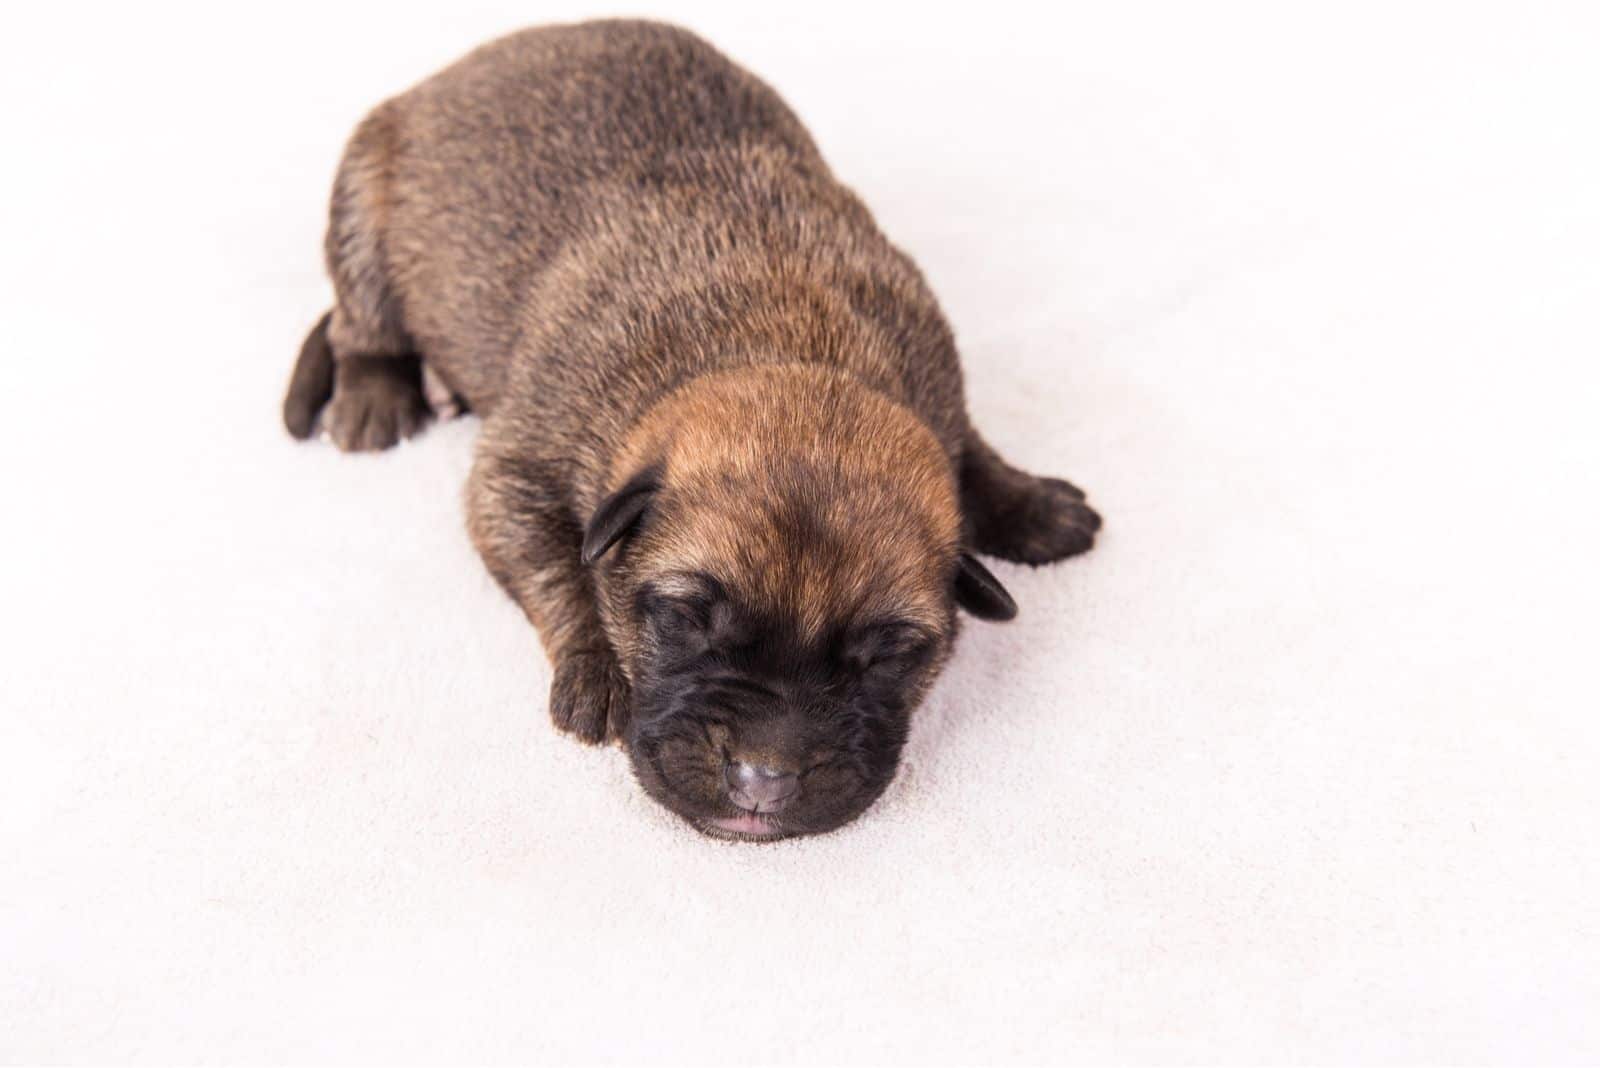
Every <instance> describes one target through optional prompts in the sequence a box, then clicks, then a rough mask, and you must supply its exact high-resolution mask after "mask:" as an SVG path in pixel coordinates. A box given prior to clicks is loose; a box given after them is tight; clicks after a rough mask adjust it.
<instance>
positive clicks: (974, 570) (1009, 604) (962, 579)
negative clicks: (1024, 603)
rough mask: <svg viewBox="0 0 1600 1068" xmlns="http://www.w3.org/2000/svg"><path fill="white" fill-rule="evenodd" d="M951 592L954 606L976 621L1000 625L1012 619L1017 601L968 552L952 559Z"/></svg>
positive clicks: (1014, 615)
mask: <svg viewBox="0 0 1600 1068" xmlns="http://www.w3.org/2000/svg"><path fill="white" fill-rule="evenodd" d="M955 590H956V604H958V605H960V606H961V607H962V608H965V609H966V610H967V611H968V612H971V613H972V614H973V615H975V616H977V617H978V618H979V619H989V620H993V621H994V622H996V623H1003V622H1005V621H1006V620H1008V619H1015V618H1016V615H1017V602H1016V601H1013V600H1012V599H1011V595H1010V594H1009V593H1007V592H1006V588H1005V587H1004V586H1002V585H1000V580H999V579H997V578H995V577H994V576H993V575H991V574H989V569H988V568H986V567H984V566H983V565H982V564H980V563H978V561H977V558H976V557H974V556H973V555H972V554H971V553H967V552H964V553H962V554H961V555H960V556H957V557H956V579H955Z"/></svg>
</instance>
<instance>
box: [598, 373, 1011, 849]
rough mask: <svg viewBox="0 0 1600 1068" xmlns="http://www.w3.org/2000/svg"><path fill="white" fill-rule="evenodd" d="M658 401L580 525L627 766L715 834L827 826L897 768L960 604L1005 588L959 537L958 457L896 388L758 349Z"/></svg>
mask: <svg viewBox="0 0 1600 1068" xmlns="http://www.w3.org/2000/svg"><path fill="white" fill-rule="evenodd" d="M662 407H664V408H667V409H668V411H665V412H663V411H662V410H661V409H660V408H658V409H657V411H656V412H654V413H652V418H651V419H649V420H647V421H646V425H645V426H644V427H642V428H641V431H640V433H639V434H637V435H636V437H635V441H636V443H637V447H636V448H633V449H631V450H629V451H630V452H631V453H632V455H631V456H629V457H626V458H625V460H624V462H625V463H629V464H631V467H630V468H629V469H630V470H631V471H632V474H631V476H630V477H628V478H627V480H626V481H625V482H624V483H623V484H622V485H621V486H620V488H618V489H617V490H616V491H615V492H614V493H612V494H611V495H610V496H609V497H607V498H606V499H605V500H604V501H602V502H601V503H600V505H599V506H598V508H596V510H595V512H594V514H593V518H592V519H591V521H590V523H589V526H588V530H587V532H586V537H585V542H584V557H585V559H586V560H588V561H591V562H592V563H594V566H595V567H596V577H597V587H598V588H599V591H600V594H601V602H602V610H603V612H604V614H605V616H606V621H607V626H608V629H609V631H610V634H611V638H612V641H613V644H614V646H615V647H616V649H617V651H618V654H619V656H620V657H621V658H622V661H623V664H624V668H625V670H626V672H627V674H628V676H629V678H630V680H631V682H632V687H633V710H632V716H631V719H630V724H629V728H628V731H627V734H626V737H625V744H626V746H627V750H628V754H629V757H630V758H631V760H632V762H633V767H634V771H635V773H636V775H637V776H638V779H639V781H640V783H642V784H643V786H644V788H645V790H646V791H648V792H649V793H650V794H651V796H653V797H654V798H656V799H657V800H658V801H660V802H661V803H662V804H664V805H665V806H667V807H668V808H669V809H671V810H672V811H674V812H676V813H677V814H679V815H680V816H682V817H684V818H685V819H687V820H688V821H689V822H690V823H692V824H693V825H694V826H695V827H697V828H699V829H700V830H702V831H704V832H706V833H709V834H714V835H722V836H727V837H736V838H774V837H782V836H787V835H797V834H813V833H817V832H821V831H827V830H832V829H833V828H835V827H838V826H840V825H841V824H843V823H846V822H848V821H849V820H851V819H853V818H855V817H856V816H858V815H860V814H861V812H862V811H864V810H865V809H866V808H867V806H868V805H870V804H871V803H872V802H873V800H875V799H876V798H877V797H878V796H879V795H880V794H881V793H882V792H883V790H884V789H885V788H886V787H887V786H888V784H889V782H890V781H891V779H893V777H894V773H895V769H896V768H897V766H898V764H899V757H900V749H901V746H902V745H903V744H904V742H905V739H906V734H907V729H908V726H909V721H910V716H911V713H912V711H913V709H914V708H915V707H916V705H917V703H918V702H919V701H920V700H921V698H922V695H923V694H924V693H925V692H926V691H927V688H928V686H929V685H930V684H931V683H932V681H933V679H934V677H935V675H936V674H937V673H938V670H939V668H940V667H941V666H942V665H943V663H944V661H945V659H946V658H947V657H948V655H949V651H950V646H951V642H952V640H953V638H954V636H955V630H956V609H957V607H958V606H959V607H963V608H966V609H967V610H969V611H971V612H973V613H974V614H976V615H979V616H982V617H985V618H990V619H1008V618H1010V617H1011V616H1012V615H1014V614H1015V611H1016V607H1015V605H1014V604H1013V603H1012V601H1011V598H1010V597H1009V596H1008V595H1007V594H1006V592H1005V590H1004V589H1003V588H1001V586H1000V585H999V583H998V582H996V581H995V579H994V577H993V576H992V575H990V574H989V573H988V571H986V570H985V569H984V568H983V566H982V565H981V564H979V563H978V562H977V561H976V560H974V559H973V558H972V557H971V556H969V555H967V554H965V553H964V552H962V551H961V550H960V547H959V538H960V526H961V524H960V513H959V506H958V503H957V496H956V486H955V482H954V478H953V475H952V473H951V465H950V462H949V460H948V458H947V457H946V456H945V454H944V453H943V451H942V450H941V449H940V447H939V445H938V442H937V440H936V439H935V438H934V437H933V435H932V434H931V433H930V432H929V431H928V429H927V428H926V427H925V426H923V425H922V424H921V423H920V422H919V421H918V420H916V418H915V417H914V416H912V415H911V413H910V412H908V411H906V410H905V409H903V408H901V407H899V406H898V405H895V404H892V403H891V402H889V401H888V400H886V399H884V398H882V397H881V396H878V395H876V394H873V393H870V392H869V391H866V390H864V389H862V388H861V387H859V386H855V385H853V384H851V383H848V382H844V381H839V380H836V379H835V378H833V377H830V376H827V375H825V374H823V373H822V372H818V371H815V370H812V369H770V370H762V371H750V372H743V373H740V374H738V375H731V376H726V377H725V378H723V379H720V380H714V381H712V382H710V383H702V384H701V385H699V386H697V387H696V388H695V389H693V390H692V391H690V392H689V394H688V395H686V396H678V397H675V398H674V399H673V400H672V401H671V402H669V403H668V404H666V405H663V406H662Z"/></svg>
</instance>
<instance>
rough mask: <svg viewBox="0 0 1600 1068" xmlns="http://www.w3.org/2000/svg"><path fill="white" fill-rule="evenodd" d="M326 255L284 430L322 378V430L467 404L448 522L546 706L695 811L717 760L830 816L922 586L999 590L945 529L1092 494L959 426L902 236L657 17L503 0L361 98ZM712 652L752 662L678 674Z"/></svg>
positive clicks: (862, 765) (1071, 539) (1049, 510)
mask: <svg viewBox="0 0 1600 1068" xmlns="http://www.w3.org/2000/svg"><path fill="white" fill-rule="evenodd" d="M326 254H327V262H328V269H329V272H330V274H331V275H332V278H333V282H334V289H335V294H336V303H335V306H334V308H333V310H332V311H331V312H330V314H329V315H328V316H327V317H325V318H324V320H323V321H322V322H321V323H319V324H318V326H317V328H316V329H314V330H313V332H312V334H311V336H310V337H309V338H308V339H307V342H306V345H305V348H304V350H303V352H302V356H301V360H300V363H299V365H298V366H297V369H296V374H295V378H294V380H293V382H292V384H291V388H290V392H289V396H288V399H287V400H286V402H285V419H286V422H287V424H288V426H289V428H290V430H291V431H292V432H293V433H294V434H296V435H297V436H302V437H303V436H307V435H309V434H310V433H311V432H312V431H313V429H314V427H315V425H316V422H317V419H318V416H319V411H320V418H321V424H322V426H323V427H324V428H325V430H326V431H327V432H328V434H329V436H331V437H332V438H333V439H334V441H335V442H336V443H337V444H338V445H339V446H340V447H341V448H344V449H351V450H356V449H378V448H384V447H387V446H389V445H391V444H393V443H394V442H395V441H396V440H397V439H398V438H400V437H404V436H407V435H409V434H411V433H412V432H414V431H415V430H416V429H417V428H418V427H420V426H421V425H422V423H423V422H424V420H425V419H426V417H427V415H428V412H429V409H430V407H431V409H432V410H433V411H434V412H439V413H452V412H454V411H456V410H460V409H461V408H468V409H470V410H472V411H474V412H476V413H478V414H479V415H480V416H481V417H482V420H483V432H482V437H481V440H480V442H479V444H478V451H477V459H476V462H475V464H474V467H473V471H472V475H471V479H470V483H469V486H468V489H467V508H468V517H469V526H470V530H471V534H472V538H473V541H474V543H475V544H476V545H477V547H478V550H479V551H480V553H481V554H482V556H483V559H484V561H485V562H486V563H487V565H488V567H489V570H490V571H491V572H492V573H493V575H494V577H495V578H496V579H497V580H498V581H499V583H500V584H501V585H502V586H503V587H504V588H505V589H506V591H507V592H508V593H509V594H510V595H511V596H512V597H513V598H514V599H515V600H516V601H517V603H518V604H520V605H521V606H522V608H523V609H524V611H525V612H526V613H527V615H528V617H529V619H530V620H531V621H532V622H533V624H534V625H535V627H537V629H538V631H539V634H540V637H541V639H542V642H543V644H544V648H545V650H546V652H547V653H548V655H549V656H550V658H551V661H552V663H553V664H554V666H555V681H554V684H553V687H552V693H551V699H550V705H551V713H552V715H553V717H554V719H555V721H556V723H557V725H558V726H560V727H562V728H563V729H566V730H568V731H571V732H572V733H574V734H576V735H578V736H579V737H581V738H583V739H585V740H587V741H600V740H604V739H608V738H619V739H622V740H624V741H625V742H626V744H627V745H628V748H629V750H630V755H631V756H632V757H633V760H634V764H635V767H636V769H637V770H638V772H639V777H640V780H641V782H643V783H644V784H645V786H646V788H647V789H649V790H650V791H651V792H652V794H654V795H655V796H657V797H658V798H659V799H661V800H662V801H663V802H664V803H666V804H668V805H669V807H671V808H673V809H674V810H675V811H678V812H679V813H680V814H683V815H685V816H686V817H687V818H690V819H691V820H692V821H694V822H695V823H696V825H697V826H700V827H701V828H702V829H709V830H713V831H715V830H716V826H721V825H722V824H718V823H717V817H718V815H719V814H721V815H727V814H728V813H736V812H743V811H745V810H746V809H748V806H736V807H735V808H728V807H727V801H726V798H725V797H724V796H723V793H724V789H725V787H724V782H723V778H722V766H721V765H719V764H718V761H719V760H720V761H722V762H724V763H726V762H728V761H730V760H744V759H746V758H749V759H751V760H754V759H757V758H759V759H760V760H761V761H763V765H762V766H767V765H771V766H773V767H788V768H791V769H793V774H795V775H800V776H801V777H802V778H803V780H804V783H805V786H804V796H803V797H802V800H803V801H804V802H805V804H804V805H800V804H797V805H796V806H795V811H793V812H791V813H790V814H789V815H788V816H780V815H778V814H776V813H775V812H774V813H770V814H769V813H768V812H767V810H766V809H764V808H763V809H760V810H758V811H756V814H755V815H752V816H749V817H748V818H746V817H745V816H740V817H739V818H740V819H743V820H745V822H744V823H738V822H737V821H734V822H729V821H728V820H724V821H722V822H723V824H727V826H729V827H732V828H733V829H734V831H744V832H750V834H749V835H748V836H760V835H756V834H754V832H752V830H751V828H752V827H754V826H756V824H759V825H760V826H761V827H766V826H768V825H769V824H770V826H771V827H772V828H773V833H778V832H779V830H781V832H782V833H804V832H807V831H815V830H825V829H828V827H830V826H836V825H838V823H841V822H844V821H845V820H847V819H849V818H851V817H852V816H853V815H855V814H857V813H858V812H859V811H860V810H861V809H862V808H864V807H865V805H866V804H867V803H869V802H870V801H871V799H872V798H873V797H876V796H877V794H878V793H879V792H881V790H882V789H883V787H884V786H885V785H887V782H888V781H889V778H890V777H892V774H893V770H894V766H895V762H896V759H897V756H898V752H899V747H900V743H901V741H902V740H903V737H904V731H905V723H906V717H907V716H909V713H910V710H911V709H912V708H913V707H914V706H915V704H916V702H917V700H918V699H919V698H920V696H921V694H922V692H923V691H924V690H925V689H926V686H927V685H928V684H929V683H930V682H931V680H932V678H933V676H934V674H935V673H936V672H937V670H938V667H939V665H940V664H941V663H942V662H943V661H944V659H945V657H946V655H947V654H948V650H949V646H950V642H951V641H952V640H953V637H954V634H955V629H956V628H955V619H954V606H955V605H957V604H959V605H961V606H963V607H966V608H967V609H968V610H970V611H972V612H974V613H975V614H978V615H980V616H985V617H988V618H1009V617H1010V615H1011V614H1013V613H1014V611H1015V608H1014V605H1012V603H1011V601H1010V598H1009V596H1008V595H1007V594H1006V593H1005V591H1004V590H1003V589H1002V588H1001V587H1000V585H999V584H998V583H997V582H995V581H994V579H993V577H992V576H991V575H990V574H989V573H988V572H987V571H986V570H985V569H984V568H983V567H982V566H981V565H980V564H978V563H977V562H976V561H975V560H974V559H973V558H972V556H971V555H970V553H969V552H968V550H970V551H975V552H980V553H986V554H989V555H993V556H998V557H1002V558H1005V559H1008V560H1014V561H1023V562H1028V563H1042V562H1046V561H1051V560H1056V559H1059V558H1061V557H1064V556H1068V555H1071V554H1074V553H1078V552H1082V551H1084V550H1086V549H1088V548H1089V547H1090V546H1091V544H1092V543H1093V539H1094V534H1095V531H1096V529H1097V528H1098V527H1099V519H1098V517H1097V516H1096V515H1095V513H1094V512H1093V511H1091V510H1090V509H1089V508H1088V506H1087V505H1086V504H1084V502H1083V494H1082V493H1081V492H1079V491H1078V490H1077V489H1075V488H1074V487H1072V486H1071V485H1069V484H1068V483H1065V482H1062V481H1060V480H1055V479H1039V478H1035V477H1033V476H1031V475H1027V474H1024V473H1023V472H1020V471H1018V470H1016V469H1014V468H1012V467H1010V466H1008V465H1007V464H1006V463H1005V462H1004V461H1002V460H1001V459H1000V457H998V456H997V455H996V454H995V452H994V451H993V450H992V449H990V448H989V446H988V445H986V444H985V443H984V441H983V439H982V438H981V437H979V435H978V433H977V432H976V431H975V430H974V429H973V428H972V426H971V425H970V424H969V422H968V419H967V414H966V407H965V403H964V400H963V396H962V379H961V369H960V366H959V362H958V358H957V353H956V348H955V345H954V342H953V339H952V336H951V332H950V329H949V327H948V325H947V324H946V322H945V320H944V317H943V315H942V314H941V313H940V310H939V307H938V304H937V302H936V301H935V300H934V297H933V295H932V293H930V292H929V290H928V287H927V285H926V284H925V282H924V281H923V278H922V276H921V274H920V273H919V272H918V270H917V269H916V267H915V266H914V265H913V264H912V263H911V261H910V260H909V259H907V258H906V256H905V255H904V254H902V253H901V252H900V251H898V250H897V249H896V248H894V246H892V245H891V244H890V243H889V242H888V240H886V239H885V238H884V236H883V235H882V234H881V233H880V232H879V230H878V228H877V226H876V225H875V224H874V222H873V219H872V216H871V215H870V214H869V213H868V211H867V209H866V208H865V207H864V206H863V205H862V203H861V202H860V201H859V200H858V199H857V198H856V197H855V196H854V195H853V194H852V193H851V192H850V191H849V190H848V189H846V188H845V187H844V186H843V185H841V184H840V183H839V182H838V181H837V180H836V179H835V178H834V176H833V174H832V172H831V171H830V170H829V168H828V166H827V164H826V163H824V162H823V159H822V157H821V155H820V154H819V153H818V151H817V148H816V146H815V144H813V142H812V139H811V137H810V136H809V135H808V134H807V132H806V131H805V129H804V128H803V127H802V126H801V124H800V122H799V121H798V120H797V119H796V118H795V116H794V114H793V113H792V112H791V111H790V110H789V108H788V107H787V106H786V105H785V104H784V102H783V101H782V100H781V99H779V97H778V96H777V95H776V94H775V93H774V92H773V91H772V90H771V89H769V88H768V87H767V86H765V85H764V84H762V83H761V82H760V81H759V80H757V79H756V78H755V77H753V76H752V75H750V74H749V73H747V72H745V71H744V70H742V69H740V68H739V67H737V66H735V65H734V64H733V63H732V62H730V61H729V60H728V59H726V58H725V57H723V56H722V55H721V54H719V53H718V52H717V51H715V50H714V49H713V48H712V47H711V46H709V45H708V44H706V43H705V42H703V41H701V40H700V39H698V38H697V37H695V36H693V35H691V34H689V33H687V32H685V31H683V30H680V29H676V28H673V27H670V26H665V25H659V24H653V23H645V22H631V21H628V22H624V21H613V22H596V23H585V24H580V25H573V26H558V27H548V28H540V29H534V30H529V31H525V32H522V33H518V34H515V35H513V36H510V37H507V38H504V39H502V40H498V41H495V42H493V43H491V44H488V45H486V46H484V47H482V48H480V49H478V50H477V51H475V52H473V53H471V54H470V55H468V56H466V57H465V58H464V59H462V60H460V61H459V62H457V63H455V64H454V65H452V66H451V67H449V68H447V69H446V70H444V71H442V72H440V73H439V74H437V75H435V76H434V77H432V78H430V79H428V80H427V81H425V82H423V83H422V84H420V85H418V86H416V87H415V88H413V89H411V90H409V91H408V92H406V93H404V94H402V95H400V96H397V97H395V98H393V99H392V100H389V101H388V102H386V103H384V104H382V105H381V106H379V107H378V108H377V109H376V110H375V111H373V112H372V113H371V115H370V116H368V118H367V119H366V120H365V121H364V122H362V123H361V125H360V127H359V128H358V129H357V131H356V132H355V134H354V136H353V137H352V139H351V141H350V143H349V145H348V147H347V149H346V151H345V156H344V160H343V162H342V164H341V166H340V168H339V172H338V177H337V180H336V182H335V185H334V191H333V198H332V209H331V219H330V225H329V229H328V236H327V243H326ZM330 394H331V398H330ZM325 403H326V409H325V410H322V409H323V406H324V404H325ZM663 606H665V607H663ZM685 606H688V607H685ZM662 612H665V613H666V617H663V616H662V615H661V613H662ZM663 618H665V622H663ZM884 628H888V629H887V630H885V629H884ZM886 635H887V636H888V637H885V636H886ZM907 635H910V637H909V638H908V637H906V636H907ZM685 643H687V644H685ZM863 643H865V646H866V647H868V651H867V652H866V653H862V652H861V648H862V644H863ZM885 643H887V645H885ZM908 643H909V645H910V646H915V651H914V653H915V655H911V654H904V653H903V652H895V650H900V649H902V647H909V646H908ZM757 645H759V646H760V650H757V649H756V646H757ZM884 648H888V649H889V650H890V653H889V654H888V655H887V661H888V662H894V663H896V664H897V665H898V666H896V667H895V670H894V672H892V676H893V677H892V678H890V677H888V676H886V675H884V674H883V673H882V670H881V669H871V668H870V665H871V664H873V663H880V664H881V663H883V662H885V654H884V653H883V651H882V650H883V649H884ZM741 650H743V651H742V652H741ZM874 650H876V651H874ZM897 656H898V657H899V658H900V659H899V660H898V661H896V659H895V658H896V657H897ZM874 657H876V658H877V659H876V660H874V659H873V658H874ZM696 658H698V659H696ZM758 661H759V663H758ZM872 670H879V675H878V676H877V678H878V689H877V691H873V687H872V685H871V684H870V683H868V682H863V681H862V680H863V679H864V678H867V677H868V676H871V672H872ZM674 672H676V675H674ZM730 673H734V674H739V673H742V677H743V678H744V680H745V683H744V684H745V685H746V688H747V689H753V690H761V691H762V692H764V694H765V696H759V697H755V698H750V702H753V703H751V705H750V707H749V708H742V709H740V708H733V707H732V706H733V705H736V704H738V702H736V701H725V700H719V699H718V698H717V697H716V695H715V694H709V695H708V694H707V693H706V692H702V691H703V690H704V680H705V679H706V678H707V677H712V676H714V677H717V678H722V677H724V676H727V675H729V674H730ZM674 679H676V681H674ZM752 679H760V680H763V681H759V682H753V681H751V680H752ZM697 687H698V688H697ZM695 702H699V705H698V706H695V707H690V706H691V705H694V703H695ZM868 705H870V706H871V707H867V706H868ZM757 706H759V707H757ZM710 707H715V708H718V709H721V710H722V711H721V712H719V713H717V714H716V715H711V716H710V718H709V719H708V718H707V717H708V715H710V714H709V713H707V712H706V711H705V709H707V708H710ZM775 710H776V711H775ZM674 716H676V717H678V718H679V719H682V720H685V721H686V722H690V723H692V724H693V725H694V729H693V730H688V729H687V728H685V729H684V730H676V733H675V734H674V733H673V731H668V730H666V728H665V727H664V726H663V724H665V723H667V721H669V720H672V718H673V717H674ZM645 720H648V721H649V722H644V721H645ZM824 723H825V724H826V726H825V727H824V726H819V724H824ZM774 724H777V726H774ZM652 731H654V732H655V734H654V735H652V734H651V732H652ZM663 732H665V733H663ZM667 735H671V737H667ZM674 745H676V747H677V748H676V749H674V748H673V747H674ZM868 750H872V751H870V752H869V751H868ZM752 754H753V755H752ZM818 754H821V756H819V755H818ZM841 754H842V755H841ZM844 765H848V766H844ZM729 766H733V765H729ZM841 767H842V770H841ZM751 820H754V821H756V824H751V823H750V821H751ZM780 825H781V827H780ZM758 829H759V828H758Z"/></svg>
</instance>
